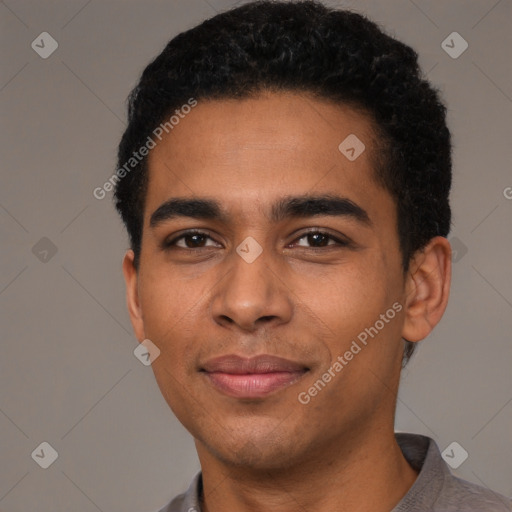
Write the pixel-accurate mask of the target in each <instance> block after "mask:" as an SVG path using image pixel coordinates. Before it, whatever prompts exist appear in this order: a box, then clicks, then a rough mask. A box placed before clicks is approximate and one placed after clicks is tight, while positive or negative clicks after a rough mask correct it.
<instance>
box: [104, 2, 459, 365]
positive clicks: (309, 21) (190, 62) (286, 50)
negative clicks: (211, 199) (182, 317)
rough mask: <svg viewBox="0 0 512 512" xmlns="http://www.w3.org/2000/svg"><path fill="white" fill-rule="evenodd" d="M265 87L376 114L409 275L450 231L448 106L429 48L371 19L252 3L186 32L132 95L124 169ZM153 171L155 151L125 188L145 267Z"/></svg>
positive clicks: (383, 172) (123, 210) (123, 207)
mask: <svg viewBox="0 0 512 512" xmlns="http://www.w3.org/2000/svg"><path fill="white" fill-rule="evenodd" d="M263 91H293V92H302V93H308V94H310V95H312V96H313V97H316V98H319V99H325V100H329V101H333V102H335V103H338V104H348V105H350V106H352V107H354V108H356V109H360V110H362V111H364V112H365V113H367V114H368V116H369V117H370V119H371V120H372V121H373V125H374V127H375V133H376V134H377V135H378V141H379V151H378V152H377V153H378V158H377V160H378V162H377V163H376V165H375V169H374V178H375V180H376V182H378V183H379V184H380V185H381V186H383V187H384V188H385V189H386V190H388V191H389V193H390V194H391V196H392V197H393V199H394V201H395V202H396V208H397V219H398V220H397V224H398V225H397V231H398V237H399V243H400V250H401V255H402V267H403V270H404V273H405V272H407V270H408V268H409V262H410V259H411V257H412V256H413V254H414V253H415V252H416V251H418V250H421V249H422V248H424V247H425V246H426V244H427V243H428V241H429V240H430V239H432V238H433V237H435V236H438V235H440V236H447V235H448V233H449V230H450V221H451V211H450V205H449V198H448V196H449V192H450V186H451V179H452V172H451V142H450V133H449V131H448V128H447V126H446V108H445V106H444V105H443V103H442V101H441V99H440V97H439V93H438V91H437V90H436V89H435V88H434V87H433V86H432V85H431V84H430V83H429V82H428V81H427V80H426V79H425V78H424V77H423V75H422V72H421V70H420V68H419V65H418V55H417V53H416V52H415V51H414V50H413V49H412V48H410V47H409V46H407V45H405V44H404V43H402V42H400V41H397V40H396V39H394V38H393V37H391V36H389V35H387V34H385V33H384V32H383V31H382V30H381V29H380V28H379V27H378V26H377V25H376V24H375V23H374V22H372V21H370V20H369V19H367V18H366V17H365V16H363V15H361V14H358V13H355V12H350V11H346V10H338V9H332V8H329V7H326V6H325V5H323V4H321V3H320V2H317V1H311V0H308V1H296V2H289V1H268V0H264V1H254V2H250V3H247V4H245V5H242V6H241V7H238V8H235V9H232V10H229V11H226V12H223V13H221V14H218V15H216V16H214V17H213V18H211V19H208V20H206V21H204V22H203V23H201V24H200V25H198V26H196V27H194V28H192V29H190V30H187V31H185V32H182V33H180V34H178V35H177V36H176V37H174V38H173V39H172V40H171V41H170V42H169V43H168V44H167V45H166V47H165V48H164V50H163V51H162V52H161V53H160V55H158V56H157V57H156V58H155V59H154V60H153V61H152V62H151V63H150V64H149V65H148V66H147V67H146V68H145V70H144V71H143V73H142V76H141V78H140V80H139V82H138V84H137V85H136V87H135V88H134V89H133V91H132V92H131V93H130V95H129V98H128V126H127V128H126V131H125V132H124V134H123V136H122V139H121V142H120V144H119V149H118V162H117V163H118V168H121V167H122V166H123V164H125V163H126V162H127V161H128V160H129V159H130V158H131V157H132V155H133V153H134V152H135V151H136V150H137V149H138V148H140V147H141V146H143V145H144V143H145V140H146V139H147V138H148V136H149V135H150V134H151V133H152V132H153V130H154V129H155V128H156V127H157V126H158V125H160V124H161V123H162V122H163V121H164V120H165V119H166V118H167V117H168V116H169V115H171V113H172V112H173V111H174V110H175V109H177V108H179V107H180V106H181V105H183V104H186V103H187V101H188V100H189V99H190V98H191V97H193V98H196V99H197V100H200V99H205V100H206V99H208V100H211V99H225V98H235V99H244V98H249V97H254V96H256V95H257V94H258V93H261V92H263ZM147 174H148V173H147V158H146V157H145V158H142V159H141V161H140V162H137V165H136V167H135V168H134V170H133V171H131V172H130V173H127V174H126V176H124V177H123V178H122V179H120V180H118V181H117V183H116V186H115V192H114V199H115V205H116V208H117V210H118V211H119V213H120V215H121V217H122V219H123V222H124V224H125V225H126V228H127V231H128V234H129V238H130V245H131V248H132V249H133V251H134V253H135V266H136V267H137V266H138V262H139V257H140V250H141V240H142V228H143V213H144V202H145V195H146V190H147ZM415 346H416V344H414V343H411V342H408V341H406V345H405V350H404V361H405V362H407V360H408V359H409V358H410V356H411V355H412V353H413V351H414V348H415Z"/></svg>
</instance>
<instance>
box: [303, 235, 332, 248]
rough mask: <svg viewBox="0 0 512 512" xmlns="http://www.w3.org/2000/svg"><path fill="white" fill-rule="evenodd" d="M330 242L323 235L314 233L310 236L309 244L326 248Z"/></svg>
mask: <svg viewBox="0 0 512 512" xmlns="http://www.w3.org/2000/svg"><path fill="white" fill-rule="evenodd" d="M328 241H329V239H328V237H327V236H326V235H323V234H322V233H313V234H311V235H308V243H309V244H310V245H314V246H316V247H324V246H326V245H327V243H328Z"/></svg>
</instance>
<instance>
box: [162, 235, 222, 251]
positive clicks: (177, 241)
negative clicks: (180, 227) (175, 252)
mask: <svg viewBox="0 0 512 512" xmlns="http://www.w3.org/2000/svg"><path fill="white" fill-rule="evenodd" d="M209 242H210V243H209ZM218 246H219V244H218V243H217V242H215V240H213V239H212V238H211V237H210V235H209V234H208V233H203V232H202V231H193V232H188V233H183V234H182V235H180V236H177V237H176V238H173V239H172V240H169V241H165V242H164V243H163V244H162V248H163V249H173V248H175V247H179V248H180V249H202V248H205V247H218Z"/></svg>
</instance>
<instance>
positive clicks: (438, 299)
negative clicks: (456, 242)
mask: <svg viewBox="0 0 512 512" xmlns="http://www.w3.org/2000/svg"><path fill="white" fill-rule="evenodd" d="M451 273H452V249H451V246H450V242H448V240H447V239H446V238H445V237H442V236H436V237H434V238H432V240H430V242H429V243H428V245H427V246H426V247H425V248H424V249H422V250H421V251H418V252H417V253H416V254H415V255H414V257H413V258H412V260H411V264H410V270H409V272H408V274H407V278H406V283H405V287H406V298H405V321H404V326H403V330H402V338H404V339H406V340H408V341H413V342H414V341H420V340H422V339H424V338H426V337H427V336H428V335H429V334H430V333H431V332H432V330H433V329H434V327H435V326H436V325H437V323H438V322H439V321H440V320H441V317H442V316H443V314H444V312H445V310H446V306H447V304H448V297H449V295H450V282H451Z"/></svg>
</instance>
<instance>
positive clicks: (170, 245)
mask: <svg viewBox="0 0 512 512" xmlns="http://www.w3.org/2000/svg"><path fill="white" fill-rule="evenodd" d="M194 235H202V236H205V237H207V238H209V239H210V240H213V241H215V240H214V239H213V238H212V237H211V236H210V234H209V233H208V232H206V231H200V230H190V231H187V232H186V233H182V234H181V235H179V236H177V237H175V238H173V239H172V240H164V241H163V243H162V249H164V250H172V249H174V248H179V249H181V250H183V251H194V252H195V251H197V250H198V249H206V247H196V248H192V247H178V246H177V245H176V243H177V242H178V241H180V240H183V239H185V238H187V237H189V236H194ZM308 235H324V236H326V237H328V239H329V241H331V240H332V241H334V242H335V244H329V243H328V244H327V245H326V246H323V247H304V246H301V247H304V248H306V249H312V250H325V249H326V248H328V247H334V246H337V247H348V246H350V245H351V242H349V241H347V240H341V239H339V238H337V237H335V236H333V235H331V234H330V233H328V232H326V231H321V230H319V229H312V230H311V231H307V232H305V233H302V234H301V235H300V236H299V237H297V238H296V239H295V240H294V242H297V241H299V240H301V239H303V238H305V237H307V236H308ZM292 243H293V242H292Z"/></svg>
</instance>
